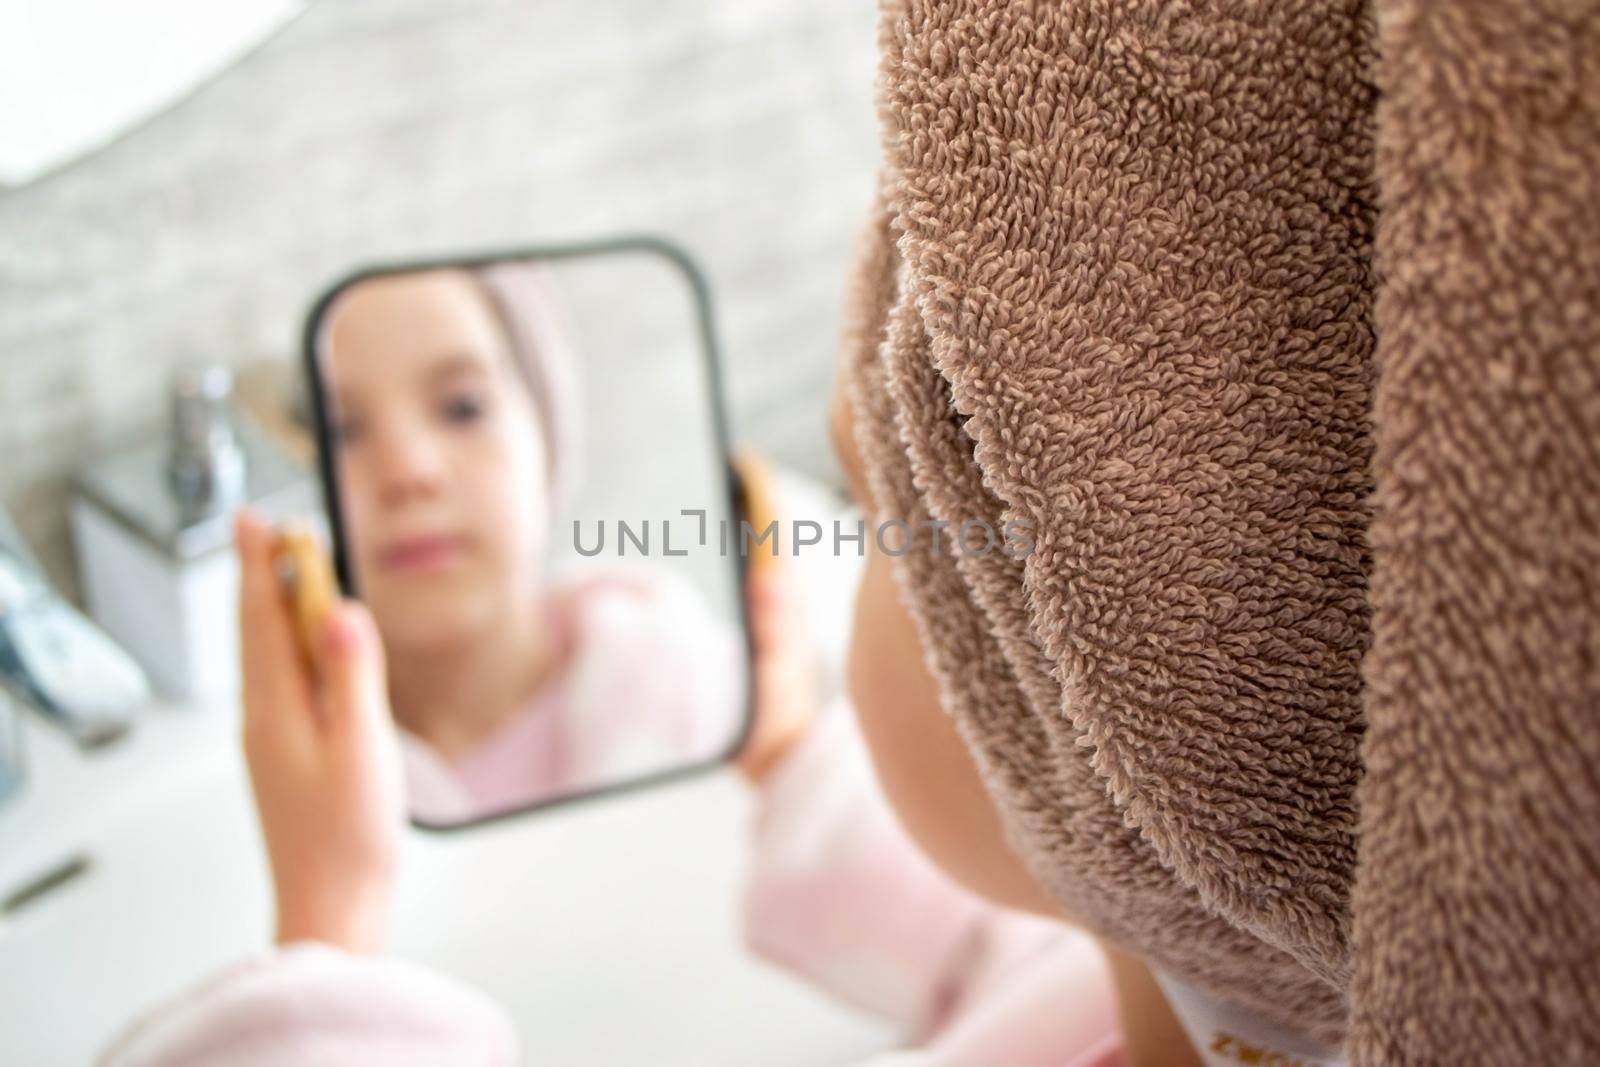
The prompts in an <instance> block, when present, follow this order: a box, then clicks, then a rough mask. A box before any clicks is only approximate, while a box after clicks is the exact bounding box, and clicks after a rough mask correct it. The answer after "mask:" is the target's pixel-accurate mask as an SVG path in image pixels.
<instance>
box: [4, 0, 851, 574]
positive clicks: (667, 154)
mask: <svg viewBox="0 0 1600 1067" xmlns="http://www.w3.org/2000/svg"><path fill="white" fill-rule="evenodd" d="M872 7H873V5H872V4H871V3H870V0H583V2H572V0H543V2H526V0H525V2H509V0H455V2H445V0H320V2H318V3H316V4H314V5H313V6H312V7H311V9H310V10H309V11H308V12H307V13H306V14H305V15H304V16H303V17H301V18H300V19H299V20H298V21H296V22H295V23H293V24H292V25H290V26H289V27H288V28H287V29H286V30H285V31H284V32H283V33H282V34H281V35H280V36H278V37H276V38H274V39H273V40H271V41H269V42H267V43H266V44H265V45H264V46H263V47H262V48H261V49H260V50H259V51H257V52H255V53H253V54H252V55H250V56H248V57H246V58H245V60H244V61H243V62H241V63H240V64H239V65H238V66H237V67H236V68H234V69H233V70H231V71H229V72H228V73H227V74H225V75H223V76H222V77H221V78H220V79H218V80H217V81H215V82H213V83H211V84H209V85H207V86H205V87H204V88H202V89H201V90H200V91H199V92H197V93H196V94H195V95H193V96H192V97H190V98H189V99H187V100H185V101H184V102H182V103H181V104H179V105H178V106H177V107H175V108H174V109H172V110H171V111H169V112H168V113H166V114H164V115H162V116H160V117H159V118H157V119H155V120H154V121H152V122H151V123H149V124H148V125H146V126H144V127H143V128H141V129H139V130H136V131H135V132H133V133H132V134H130V135H128V136H127V137H125V138H123V139H122V140H120V141H118V142H117V143H115V144H113V145H111V146H110V147H109V148H107V149H105V150H104V151H101V152H100V153H98V154H96V155H94V156H92V157H90V158H88V159H86V160H84V161H82V162H81V163H79V164H77V165H75V166H73V167H71V168H68V169H67V170H65V171H62V172H60V173H58V174H55V175H52V176H49V177H46V178H45V179H43V180H41V181H39V182H37V183H35V184H33V185H31V186H28V187H25V188H22V189H17V190H12V191H9V192H0V456H3V460H0V498H3V499H4V501H5V503H6V505H7V506H8V507H10V508H11V509H12V511H13V514H14V515H16V517H17V518H18V521H19V524H20V525H21V526H22V527H23V529H24V532H25V533H26V534H27V535H28V536H29V538H30V540H31V541H32V542H33V543H34V544H35V546H36V547H37V548H38V549H39V550H40V552H41V555H42V556H43V557H44V558H45V561H46V564H47V566H48V567H49V569H50V570H51V573H52V575H53V576H54V577H55V579H56V580H57V581H58V582H60V583H61V584H62V585H63V586H65V587H66V588H67V589H69V590H72V589H75V586H76V583H75V579H74V575H73V574H72V570H71V562H70V561H71V550H70V545H69V544H68V543H67V539H66V509H65V496H64V481H65V477H66V475H67V473H68V472H69V471H70V470H71V469H72V468H73V467H74V466H75V465H77V464H78V463H79V462H81V461H82V460H83V459H84V458H86V457H87V456H88V455H90V454H91V453H92V452H93V451H94V450H95V449H97V448H100V447H103V446H104V444H105V443H106V442H107V441H110V440H113V439H114V438H116V437H117V436H119V435H121V434H123V433H126V432H127V431H128V430H129V429H130V428H135V427H140V426H145V425H149V424H151V423H153V422H155V421H156V420H158V419H159V418H160V417H161V414H162V407H161V405H162V402H163V400H162V398H163V394H164V389H165V385H166V380H167V374H168V372H169V370H170V368H171V367H172V366H173V365H174V364H175V363H176V362H177V361H179V360H181V359H184V358H195V357H205V358H216V359H221V360H226V361H231V362H236V363H248V362H254V361H257V360H260V359H263V358H281V359H289V358H292V357H294V355H295V354H296V353H295V349H296V347H297V345H298V331H299V328H300V324H301V319H302V317H303V315H304V313H305V310H306V308H307V305H308V304H309V303H310V301H311V299H312V298H313V296H314V295H315V294H316V292H317V291H318V290H319V289H321V288H322V287H323V286H324V285H325V284H326V283H327V282H329V281H330V280H331V279H332V278H333V277H334V276H336V275H337V274H339V273H342V271H343V270H344V269H345V268H346V267H348V266H350V265H353V264H354V263H357V262H359V261H363V260H369V259H373V258H388V257H392V256H403V255H416V254H426V253H438V252H448V251H452V250H458V249H466V248H472V247H484V246H493V247H498V246H503V245H508V244H517V243H524V242H529V243H533V242H542V241H552V240H562V239H570V238H581V237H588V236H592V235H596V234H600V233H608V232H615V231H624V230H628V231H632V230H648V231H653V232H658V233H662V234H664V235H666V236H669V237H672V238H674V239H676V240H678V241H679V242H681V243H683V244H684V245H686V246H687V247H688V248H689V249H690V250H691V252H693V253H694V254H695V255H696V256H697V258H699V259H700V260H701V262H702V264H703V266H704V267H705V268H706V270H707V272H708V273H709V275H710V278H711V282H712V286H713V289H714V291H715V294H716V296H717V298H718V301H719V313H720V323H721V327H722V335H723V341H724V345H725V348H726V353H725V355H726V357H727V360H728V365H729V366H728V384H729V387H730V393H731V398H730V399H731V404H732V409H733V415H734V424H735V432H736V434H737V435H738V436H739V437H740V438H741V439H743V440H746V441H751V442H754V443H755V444H757V445H759V446H761V447H763V448H766V449H768V450H770V451H771V452H773V453H775V454H776V455H778V456H779V457H780V458H782V459H785V460H787V461H789V462H791V463H794V464H796V465H797V466H799V467H801V468H802V469H805V470H808V471H810V472H812V473H815V474H818V475H820V476H823V477H828V478H833V477H835V471H834V467H833V461H832V458H831V456H830V455H829V453H828V448H827V442H826V436H825V433H824V427H823V413H824V404H825V398H826V392H827V387H828V383H829V381H830V379H831V374H832V360H833V355H834V343H835V339H836V334H837V330H838V310H839V296H840V287H841V283H842V278H843V270H844V265H845V262H846V258H847V254H848V250H849V247H850V243H851V241H852V239H853V236H854V232H855V229H856V227H857V225H858V224H859V222H860V220H861V218H862V216H863V212H864V210H865V208H866V206H867V204H868V201H869V199H870V196H871V187H872V172H873V169H874V166H875V162H876V157H877V133H876V128H875V120H874V115H873V109H872V80H873V76H874V68H875V50H874V26H873V22H874V16H873V11H872Z"/></svg>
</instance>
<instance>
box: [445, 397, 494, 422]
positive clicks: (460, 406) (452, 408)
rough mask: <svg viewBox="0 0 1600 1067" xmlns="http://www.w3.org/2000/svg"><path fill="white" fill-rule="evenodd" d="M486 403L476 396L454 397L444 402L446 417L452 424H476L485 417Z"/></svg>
mask: <svg viewBox="0 0 1600 1067" xmlns="http://www.w3.org/2000/svg"><path fill="white" fill-rule="evenodd" d="M484 407H485V405H484V403H483V401H482V400H480V399H479V398H478V397H475V396H467V395H464V394H463V395H461V396H453V397H450V398H449V399H447V400H446V401H445V402H444V417H445V418H446V419H448V420H449V421H450V422H459V423H469V422H476V421H477V420H478V419H480V418H482V417H483V412H484Z"/></svg>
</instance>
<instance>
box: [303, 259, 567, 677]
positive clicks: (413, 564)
mask: <svg viewBox="0 0 1600 1067" xmlns="http://www.w3.org/2000/svg"><path fill="white" fill-rule="evenodd" d="M323 351H324V359H325V361H326V365H325V368H324V372H325V374H326V375H327V378H328V380H329V382H330V384H331V387H332V396H333V408H334V411H333V421H334V428H335V437H336V440H337V442H338V462H339V476H340V481H341V483H342V492H343V502H344V508H345V520H346V523H347V525H348V527H349V529H348V531H347V537H348V541H349V544H350V546H351V553H352V564H353V566H354V568H355V575H356V580H357V583H358V584H359V586H360V587H361V592H362V597H363V599H364V600H365V601H366V602H367V604H368V606H369V607H370V608H371V610H372V613H373V616H374V617H375V619H376V620H377V623H378V627H379V630H380V631H381V633H382V636H383V639H384V642H385V644H386V646H388V647H389V648H390V649H391V650H392V654H404V651H405V650H412V651H418V652H422V651H430V650H439V649H441V648H444V647H448V646H452V645H455V644H457V643H459V642H463V641H470V640H473V639H474V638H475V637H476V636H478V635H481V634H483V633H485V632H486V631H487V630H488V629H489V628H491V627H494V626H496V625H498V624H499V623H500V622H501V621H502V620H504V619H505V618H506V617H507V613H508V612H509V611H511V610H513V609H514V605H515V603H517V602H519V601H523V600H526V599H527V598H528V596H529V595H530V593H531V592H532V591H533V590H534V589H535V588H536V584H537V573H538V566H539V560H540V559H541V558H542V555H543V551H544V548H545V543H546V537H547V527H548V524H549V522H550V515H549V508H548V506H547V503H546V501H547V492H546V489H547V485H548V482H547V468H546V463H545V460H546V457H545V454H544V453H545V447H544V445H543V438H542V436H541V434H540V431H539V423H538V414H537V412H536V409H535V406H534V403H533V399H532V397H531V395H530V394H529V390H528V386H527V384H526V382H525V380H524V378H523V376H522V374H521V373H520V371H519V368H518V366H517V362H516V360H517V355H516V353H515V351H514V350H513V342H512V340H511V337H510V335H509V333H508V331H507V329H506V327H505V324H504V322H503V320H502V319H501V317H500V314H499V312H498V310H497V308H496V307H495V305H494V303H493V301H492V299H491V297H490V295H489V293H488V291H487V290H486V289H485V288H484V287H483V284H482V283H481V282H480V281H478V280H477V279H476V278H475V277H474V276H473V275H472V274H471V273H470V272H468V271H466V270H434V271H424V272H416V273H410V274H396V275H387V276H383V277H378V278H373V279H368V280H366V281H363V282H358V283H356V284H355V285H354V286H352V287H351V288H350V289H348V290H346V291H345V293H344V294H343V295H342V296H341V297H340V298H339V300H338V303H337V304H336V305H335V307H334V309H333V311H332V313H331V316H330V323H329V326H328V333H327V336H326V341H325V345H324V349H323Z"/></svg>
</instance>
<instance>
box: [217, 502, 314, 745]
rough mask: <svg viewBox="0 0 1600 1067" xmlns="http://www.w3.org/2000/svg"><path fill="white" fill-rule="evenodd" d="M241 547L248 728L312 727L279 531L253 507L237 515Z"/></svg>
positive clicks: (275, 731)
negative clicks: (279, 560) (281, 570)
mask: <svg viewBox="0 0 1600 1067" xmlns="http://www.w3.org/2000/svg"><path fill="white" fill-rule="evenodd" d="M233 530H234V542H235V544H236V546H237V548H238V553H239V653H240V673H241V683H242V688H243V690H244V714H245V729H246V731H247V732H248V733H251V734H255V735H274V736H279V735H289V734H294V733H300V732H304V731H307V730H309V729H310V728H311V723H310V722H309V719H308V713H309V711H310V686H309V684H308V681H307V679H306V677H305V667H304V665H303V664H302V662H301V657H300V654H299V651H298V650H297V649H296V647H295V642H294V630H293V628H292V623H291V621H290V618H289V607H288V604H287V602H286V600H285V597H284V595H283V592H282V588H281V580H280V578H279V577H278V570H277V564H276V561H275V560H274V559H273V547H274V535H273V533H272V531H271V530H269V529H268V528H267V526H266V525H265V524H264V523H263V522H262V521H261V520H260V519H259V518H258V517H257V516H256V515H254V514H253V513H252V512H250V511H248V510H244V511H240V512H239V513H238V514H236V515H235V516H234V527H233Z"/></svg>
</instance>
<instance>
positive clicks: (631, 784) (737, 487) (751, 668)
mask: <svg viewBox="0 0 1600 1067" xmlns="http://www.w3.org/2000/svg"><path fill="white" fill-rule="evenodd" d="M640 253H644V254H649V255H657V256H661V257H663V258H665V259H666V260H667V261H668V262H669V263H671V264H672V265H673V266H674V267H676V268H677V269H678V270H679V271H680V272H681V273H682V275H683V276H684V278H685V280H686V281H687V282H688V283H689V288H690V292H691V294H692V296H693V299H694V305H695V317H696V321H697V323H698V325H699V332H700V341H701V345H700V348H701V352H702V353H703V355H704V357H705V364H704V365H705V371H706V384H707V389H708V391H709V392H710V396H709V397H708V400H709V401H710V406H711V415H712V422H713V427H712V430H713V435H714V437H715V440H716V446H717V450H718V451H719V453H720V454H721V458H722V471H723V494H724V503H725V504H726V506H727V514H728V515H729V516H730V517H731V518H733V519H735V520H743V519H744V518H745V517H746V515H747V510H746V507H745V493H744V489H743V486H742V484H741V482H740V480H739V475H738V471H737V468H735V467H734V465H733V463H732V451H731V448H730V445H729V437H730V435H729V431H728V414H727V407H726V403H725V397H726V391H725V389H724V387H723V379H722V360H721V356H720V351H721V350H720V348H719V346H718V344H717V335H716V328H715V322H714V319H713V315H712V306H711V289H710V286H709V285H708V284H707V282H706V278H705V275H704V274H703V273H702V272H701V270H700V268H699V266H698V265H697V264H696V263H695V262H694V260H693V259H691V258H690V257H689V255H688V253H687V252H685V251H684V250H683V249H681V248H679V247H678V246H677V245H675V244H672V243H671V242H669V241H666V240H664V239H662V238H659V237H651V236H643V235H625V236H616V237H607V238H601V239H598V240H593V241H580V242H570V243H563V244H552V245H543V246H531V247H524V248H516V249H502V250H496V251H490V252H480V253H472V254H468V255H461V256H440V257H436V258H426V259H413V260H396V261H391V262H384V263H376V264H372V265H369V266H365V267H359V268H357V269H356V270H354V271H352V272H350V273H349V274H346V275H345V276H343V277H342V278H340V279H338V280H337V281H335V282H334V283H333V284H332V285H330V286H329V287H328V288H327V289H325V290H324V291H323V293H322V295H321V296H319V297H318V298H317V299H316V301H315V303H313V304H312V306H311V310H310V312H309V313H308V314H307V315H306V322H305V329H304V331H303V335H302V336H303V343H302V347H303V359H304V368H303V369H304V373H305V376H306V384H307V387H308V390H309V392H310V400H311V419H312V424H313V429H314V430H315V434H316V443H317V474H318V479H319V481H320V482H321V485H322V503H323V508H324V511H325V513H326V515H327V519H328V526H329V530H330V532H331V534H332V539H333V545H332V551H333V563H334V570H335V572H336V573H337V575H338V578H339V589H340V591H341V592H343V594H344V595H345V596H347V597H352V598H358V597H359V593H358V591H357V589H356V583H355V575H354V573H353V569H352V567H351V563H350V558H349V552H348V550H347V548H346V539H345V532H344V531H345V522H344V516H343V513H342V511H341V509H340V507H339V500H340V496H339V481H338V477H339V476H338V470H337V465H336V464H335V463H334V462H333V450H332V448H331V447H330V440H331V436H332V424H331V421H330V418H329V412H328V404H327V396H326V391H325V389H324V384H325V383H324V381H323V378H322V366H321V362H320V360H319V358H318V352H317V338H318V335H319V333H320V331H321V325H322V320H323V317H324V316H326V315H327V313H328V311H329V309H330V308H331V307H332V306H333V302H334V301H335V300H337V299H338V298H339V296H340V295H341V294H342V293H343V292H344V291H345V290H346V289H348V288H350V287H351V286H352V285H355V284H356V283H358V282H362V281H366V280H368V279H371V278H376V277H382V276H384V275H389V274H399V273H408V272H414V271H423V270H444V269H450V268H463V267H465V268H477V267H487V266H492V265H494V264H497V263H505V262H509V261H521V260H528V259H542V260H549V261H558V260H563V259H576V258H580V257H586V256H595V255H612V254H631V255H637V254H640ZM739 544H740V546H741V551H739V552H737V553H735V554H734V561H735V562H734V567H735V568H736V571H737V579H738V580H737V588H738V590H739V596H738V602H739V603H738V612H739V615H738V618H739V626H740V628H741V629H742V630H743V632H744V639H745V640H744V649H745V680H746V684H745V706H744V715H743V719H742V725H741V727H740V729H739V733H738V736H737V737H735V738H734V740H733V743H732V744H731V745H730V746H729V747H728V748H727V749H725V750H724V751H722V752H720V753H718V754H716V755H714V756H712V757H710V758H708V759H706V760H702V761H700V762H697V763H689V764H686V765H684V766H681V767H675V768H673V769H671V770H667V771H660V772H657V773H654V774H646V775H641V776H639V777H637V778H627V779H623V780H621V781H618V782H613V783H610V784H608V785H602V786H597V787H595V788H594V789H587V790H584V791H582V792H576V793H560V794H556V795H554V796H551V797H546V798H544V799H542V800H538V801H535V802H533V803H531V804H527V805H523V806H521V807H515V808H507V809H504V810H501V811H493V812H489V813H487V814H484V815H480V816H476V817H474V818H472V819H467V820H463V821H461V822H453V823H432V822H428V821H426V820H423V819H419V818H417V817H415V816H412V817H411V825H412V826H415V827H416V828H417V829H419V830H426V831H429V832H432V833H454V832H456V831H459V830H468V829H472V828H474V827H479V826H485V825H487V824H489V823H497V822H501V821H503V820H507V819H512V818H516V817H518V816H523V815H532V814H534V813H542V812H546V811H552V810H554V809H556V808H564V807H569V806H571V805H575V804H579V803H582V802H584V801H588V800H599V799H602V798H609V797H616V796H621V795H623V794H629V793H636V792H639V791H642V790H645V789H650V788H654V787H657V786H662V785H667V784H669V783H673V782H680V781H684V780H686V779H689V778H693V777H698V776H700V775H702V774H705V773H707V772H709V771H714V770H716V769H718V768H720V767H722V766H724V765H725V764H727V763H730V762H731V761H732V760H733V759H734V757H735V756H737V755H738V754H739V752H740V751H741V750H742V749H743V748H744V746H745V743H746V742H747V741H748V740H749V737H750V732H751V730H752V729H753V728H754V725H755V714H754V712H755V707H754V703H755V647H754V637H753V634H752V632H751V627H750V617H749V603H748V600H747V598H746V597H745V595H744V590H745V588H746V584H745V582H746V573H747V569H748V566H749V561H748V560H747V559H746V556H745V553H744V552H743V550H742V546H743V544H744V540H743V538H742V537H741V538H740V539H739Z"/></svg>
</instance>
